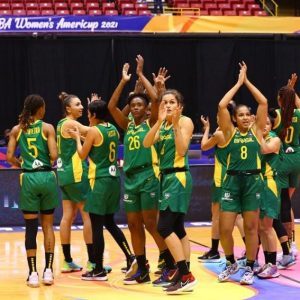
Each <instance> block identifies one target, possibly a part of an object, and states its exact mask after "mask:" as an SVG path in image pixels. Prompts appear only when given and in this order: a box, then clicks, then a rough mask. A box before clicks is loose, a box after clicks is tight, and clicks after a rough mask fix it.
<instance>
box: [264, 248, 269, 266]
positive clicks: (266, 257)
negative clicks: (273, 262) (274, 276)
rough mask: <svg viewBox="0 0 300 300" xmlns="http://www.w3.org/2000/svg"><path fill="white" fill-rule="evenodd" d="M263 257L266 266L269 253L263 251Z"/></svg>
mask: <svg viewBox="0 0 300 300" xmlns="http://www.w3.org/2000/svg"><path fill="white" fill-rule="evenodd" d="M264 256H265V263H266V264H267V263H268V262H269V252H268V251H264Z"/></svg>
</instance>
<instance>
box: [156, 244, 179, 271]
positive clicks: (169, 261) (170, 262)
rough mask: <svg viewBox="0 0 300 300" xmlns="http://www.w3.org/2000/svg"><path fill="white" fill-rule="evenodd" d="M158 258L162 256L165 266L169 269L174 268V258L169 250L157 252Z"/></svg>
mask: <svg viewBox="0 0 300 300" xmlns="http://www.w3.org/2000/svg"><path fill="white" fill-rule="evenodd" d="M159 258H162V259H163V260H164V261H165V264H166V267H167V268H168V269H169V270H172V269H175V266H174V259H173V256H172V254H171V252H170V251H169V249H166V250H164V251H162V252H161V253H160V254H159Z"/></svg>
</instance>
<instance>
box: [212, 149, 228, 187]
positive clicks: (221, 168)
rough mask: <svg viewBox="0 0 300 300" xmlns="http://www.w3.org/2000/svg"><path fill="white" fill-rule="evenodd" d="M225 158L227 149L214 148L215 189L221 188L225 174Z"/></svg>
mask: <svg viewBox="0 0 300 300" xmlns="http://www.w3.org/2000/svg"><path fill="white" fill-rule="evenodd" d="M226 158H227V149H226V148H222V147H218V146H216V147H215V168H214V183H215V186H216V187H221V186H222V182H223V179H224V176H225V173H226Z"/></svg>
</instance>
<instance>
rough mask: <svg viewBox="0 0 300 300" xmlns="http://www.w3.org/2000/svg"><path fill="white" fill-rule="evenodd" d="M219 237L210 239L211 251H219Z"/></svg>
mask: <svg viewBox="0 0 300 300" xmlns="http://www.w3.org/2000/svg"><path fill="white" fill-rule="evenodd" d="M218 248H219V239H211V251H212V252H213V253H217V252H219V250H218Z"/></svg>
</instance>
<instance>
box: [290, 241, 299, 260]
mask: <svg viewBox="0 0 300 300" xmlns="http://www.w3.org/2000/svg"><path fill="white" fill-rule="evenodd" d="M291 252H292V254H293V256H294V257H297V255H298V249H297V245H296V242H292V244H291Z"/></svg>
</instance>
